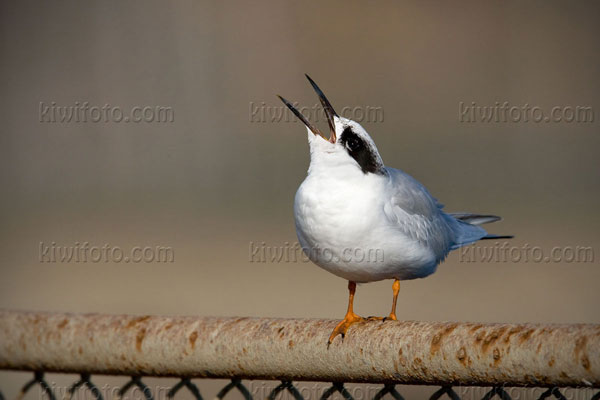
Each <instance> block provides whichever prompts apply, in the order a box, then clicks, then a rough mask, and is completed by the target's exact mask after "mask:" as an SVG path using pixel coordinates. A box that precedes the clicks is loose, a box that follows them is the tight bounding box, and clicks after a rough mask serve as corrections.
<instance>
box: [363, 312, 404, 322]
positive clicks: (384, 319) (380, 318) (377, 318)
mask: <svg viewBox="0 0 600 400" xmlns="http://www.w3.org/2000/svg"><path fill="white" fill-rule="evenodd" d="M397 320H398V318H396V314H390V315H388V316H387V317H367V321H382V322H385V321H397Z"/></svg>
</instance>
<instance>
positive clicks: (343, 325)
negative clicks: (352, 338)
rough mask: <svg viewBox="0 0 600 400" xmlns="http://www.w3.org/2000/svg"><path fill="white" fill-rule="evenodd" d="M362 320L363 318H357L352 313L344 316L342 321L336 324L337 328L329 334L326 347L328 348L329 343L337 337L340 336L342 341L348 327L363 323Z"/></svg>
mask: <svg viewBox="0 0 600 400" xmlns="http://www.w3.org/2000/svg"><path fill="white" fill-rule="evenodd" d="M364 320H365V319H364V318H363V317H361V316H358V315H356V314H354V313H348V314H346V316H345V317H344V319H343V320H342V321H340V323H339V324H337V326H336V327H335V329H334V330H333V332H331V335H330V336H329V340H328V341H327V346H329V345H330V344H331V342H333V339H335V337H336V336H337V335H342V339H344V336H346V332H347V331H348V328H349V327H350V325H352V324H355V323H357V322H361V321H364Z"/></svg>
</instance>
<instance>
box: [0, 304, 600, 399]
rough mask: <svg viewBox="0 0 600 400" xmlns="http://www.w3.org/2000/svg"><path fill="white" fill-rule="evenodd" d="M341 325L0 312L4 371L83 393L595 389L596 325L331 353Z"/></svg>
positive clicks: (466, 334)
mask: <svg viewBox="0 0 600 400" xmlns="http://www.w3.org/2000/svg"><path fill="white" fill-rule="evenodd" d="M336 322H337V321H333V320H318V319H273V318H214V317H203V318H194V317H165V316H129V315H101V314H64V313H36V312H18V311H0V369H11V370H27V371H38V372H37V375H36V377H37V378H41V377H42V376H43V375H41V374H42V373H43V372H65V373H77V374H81V376H82V383H81V384H82V385H83V384H86V377H87V379H88V380H89V376H90V375H92V374H109V375H127V376H133V377H140V376H171V377H184V378H183V380H182V381H181V382H182V383H181V385H180V386H186V387H188V388H189V387H191V386H189V385H188V384H187V383H189V382H190V381H189V379H191V378H228V379H233V381H232V384H233V385H234V387H235V382H238V383H239V381H240V379H266V380H279V381H282V382H283V383H282V385H281V388H280V390H291V391H292V392H291V393H293V385H292V386H291V387H290V383H289V382H291V381H324V382H337V383H336V385H341V384H342V383H343V382H370V383H385V384H388V386H385V387H386V388H388V392H387V393H391V394H393V392H392V390H393V387H392V386H389V385H392V384H419V385H440V386H442V388H443V389H444V388H445V389H444V390H447V388H449V387H451V386H456V385H461V386H493V387H512V386H536V387H547V388H555V387H600V325H591V324H574V325H547V324H483V323H481V324H480V323H447V322H411V321H409V322H396V321H386V322H381V321H368V322H364V323H358V324H356V325H354V326H352V327H351V328H350V330H349V332H348V335H347V336H346V338H345V339H344V340H343V341H342V340H341V338H340V337H338V338H336V340H335V341H334V342H333V343H332V345H331V346H329V347H328V346H327V338H328V336H329V334H330V333H331V330H332V329H333V327H334V326H335V324H336ZM135 379H138V378H133V380H132V381H133V383H132V385H137V383H136V381H135ZM41 380H43V379H41ZM34 381H35V379H34ZM39 381H40V379H38V381H35V382H38V383H39ZM35 382H34V383H35ZM336 385H334V386H332V390H334V391H335V390H338V389H339V390H338V391H341V390H342V389H343V387H339V386H336ZM192 386H193V385H192ZM336 388H337V389H336ZM551 390H554V389H551ZM443 393H446V392H443ZM443 393H442V394H443ZM549 393H550V392H549ZM342 394H343V393H342ZM384 394H385V393H384Z"/></svg>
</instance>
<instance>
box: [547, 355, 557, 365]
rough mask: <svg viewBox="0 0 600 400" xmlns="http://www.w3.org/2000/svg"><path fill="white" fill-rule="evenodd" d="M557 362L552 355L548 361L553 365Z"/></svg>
mask: <svg viewBox="0 0 600 400" xmlns="http://www.w3.org/2000/svg"><path fill="white" fill-rule="evenodd" d="M555 362H556V360H555V359H554V357H550V361H548V366H549V367H553V366H554V363H555Z"/></svg>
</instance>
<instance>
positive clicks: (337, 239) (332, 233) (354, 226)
mask: <svg viewBox="0 0 600 400" xmlns="http://www.w3.org/2000/svg"><path fill="white" fill-rule="evenodd" d="M346 171H347V170H344V171H339V170H338V171H330V172H338V173H344V174H347V175H346V176H339V174H335V173H330V174H325V173H319V174H314V173H313V174H309V176H308V177H307V178H306V179H305V181H304V182H303V183H302V185H301V186H300V188H299V189H298V192H297V193H296V197H295V202H294V216H295V220H296V233H297V235H298V240H299V241H300V244H301V246H302V247H303V249H304V250H305V253H306V254H307V256H308V257H309V258H310V259H311V261H313V262H314V263H315V264H317V265H318V266H320V267H321V268H324V269H325V270H327V271H329V272H331V273H333V274H335V275H338V276H340V277H342V278H345V279H348V280H352V281H356V282H372V281H377V280H382V279H391V278H398V279H414V278H419V277H424V276H427V275H429V274H431V273H433V272H434V271H435V268H436V265H437V262H438V258H437V257H436V254H435V253H434V252H433V251H432V249H431V248H429V246H427V243H426V242H423V241H420V240H418V238H417V239H415V237H414V235H413V236H411V235H407V234H406V232H403V231H402V229H399V226H398V223H397V221H393V220H390V218H389V216H388V215H386V212H385V207H386V204H388V203H389V200H390V199H389V198H387V197H389V196H387V195H386V193H388V192H389V190H388V189H387V186H388V185H389V178H388V177H387V176H380V175H374V174H363V173H362V172H360V173H357V172H356V171H354V170H349V171H347V172H346ZM423 228H425V229H426V228H427V227H423Z"/></svg>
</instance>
